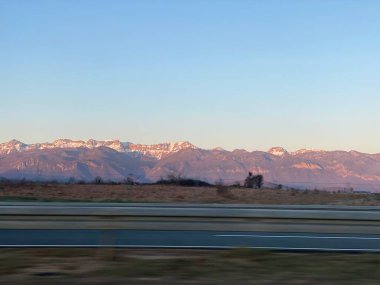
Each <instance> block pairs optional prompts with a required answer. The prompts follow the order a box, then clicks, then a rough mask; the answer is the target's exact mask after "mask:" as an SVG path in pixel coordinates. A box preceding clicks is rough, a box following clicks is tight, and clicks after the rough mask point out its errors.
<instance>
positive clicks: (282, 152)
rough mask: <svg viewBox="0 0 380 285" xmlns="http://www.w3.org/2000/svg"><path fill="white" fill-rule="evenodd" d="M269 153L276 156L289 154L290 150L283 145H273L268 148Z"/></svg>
mask: <svg viewBox="0 0 380 285" xmlns="http://www.w3.org/2000/svg"><path fill="white" fill-rule="evenodd" d="M268 153H270V154H271V155H274V156H283V155H286V154H288V151H287V150H286V149H284V148H282V147H279V146H277V147H272V148H271V149H269V150H268Z"/></svg>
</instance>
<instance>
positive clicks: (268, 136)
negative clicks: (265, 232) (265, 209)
mask: <svg viewBox="0 0 380 285" xmlns="http://www.w3.org/2000/svg"><path fill="white" fill-rule="evenodd" d="M379 13H380V1H378V0H373V1H370V0H355V1H354V0H308V1H305V0H298V1H297V0H294V1H291V0H287V1H284V0H277V1H275V0H265V1H264V0H258V1H254V0H245V1H236V0H231V1H224V0H219V1H217V0H215V1H206V0H191V1H185V0H172V1H153V0H151V1H141V0H135V1H127V0H120V1H117V0H102V1H100V0H88V1H86V0H60V1H58V0H0V142H4V141H8V140H10V139H13V138H16V139H19V140H21V141H24V142H27V143H32V142H44V141H51V140H54V139H57V138H72V139H85V140H86V139H88V138H95V139H113V138H119V139H120V140H122V141H131V142H135V143H158V142H165V141H177V140H189V141H191V142H192V143H194V144H196V145H198V146H200V147H205V148H212V147H216V146H220V147H223V148H226V149H229V150H232V149H235V148H245V149H247V150H267V149H268V148H269V147H271V146H277V145H279V146H283V147H285V148H287V149H288V150H290V151H293V150H297V149H300V148H319V149H326V150H332V149H344V150H350V149H355V150H359V151H362V152H371V153H374V152H376V153H380V128H379V127H380V92H379V91H380V16H379Z"/></svg>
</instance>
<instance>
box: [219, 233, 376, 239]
mask: <svg viewBox="0 0 380 285" xmlns="http://www.w3.org/2000/svg"><path fill="white" fill-rule="evenodd" d="M214 236H216V237H252V238H305V239H357V240H380V237H353V236H351V237H347V236H290V235H282V236H273V235H237V234H236V235H233V234H231V235H214Z"/></svg>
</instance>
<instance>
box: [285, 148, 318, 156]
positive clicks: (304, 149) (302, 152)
mask: <svg viewBox="0 0 380 285" xmlns="http://www.w3.org/2000/svg"><path fill="white" fill-rule="evenodd" d="M311 152H324V150H320V149H306V148H303V149H299V150H297V151H295V152H293V153H292V154H295V155H297V154H304V153H311Z"/></svg>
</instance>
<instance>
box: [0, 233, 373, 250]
mask: <svg viewBox="0 0 380 285" xmlns="http://www.w3.org/2000/svg"><path fill="white" fill-rule="evenodd" d="M0 246H2V247H14V246H17V247H99V246H104V247H108V246H112V247H139V248H144V247H146V248H151V247H155V248H160V247H162V248H221V249H222V248H233V247H249V248H266V249H278V250H318V251H372V252H380V235H358V234H355V235H353V234H323V233H319V234H315V233H312V234H311V233H292V234H290V233H279V232H277V233H276V232H231V231H228V232H224V231H139V230H48V229H45V230H37V229H33V230H20V229H19V230H14V229H12V230H10V229H1V230H0Z"/></svg>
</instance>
